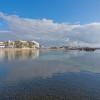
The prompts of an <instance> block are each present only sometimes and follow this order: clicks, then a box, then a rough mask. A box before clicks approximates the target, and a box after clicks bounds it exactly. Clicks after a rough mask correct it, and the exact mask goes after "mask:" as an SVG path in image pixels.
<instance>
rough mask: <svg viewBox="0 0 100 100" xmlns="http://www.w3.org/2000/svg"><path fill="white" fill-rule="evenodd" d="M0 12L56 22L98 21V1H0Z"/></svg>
mask: <svg viewBox="0 0 100 100" xmlns="http://www.w3.org/2000/svg"><path fill="white" fill-rule="evenodd" d="M0 11H2V12H5V13H8V14H17V15H20V16H23V17H28V18H36V19H37V18H47V19H53V20H55V21H58V22H72V23H76V22H80V23H88V22H97V21H100V13H99V11H100V0H0Z"/></svg>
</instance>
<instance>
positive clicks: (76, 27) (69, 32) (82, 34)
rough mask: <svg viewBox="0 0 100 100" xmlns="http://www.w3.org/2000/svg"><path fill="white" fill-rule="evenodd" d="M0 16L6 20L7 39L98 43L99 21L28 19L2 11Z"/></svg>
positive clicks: (99, 34)
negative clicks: (60, 21)
mask: <svg viewBox="0 0 100 100" xmlns="http://www.w3.org/2000/svg"><path fill="white" fill-rule="evenodd" d="M0 18H1V19H3V20H5V21H6V23H7V24H8V27H9V30H10V31H11V33H9V32H8V33H9V35H7V37H8V39H13V38H14V39H36V40H39V41H42V42H43V41H44V42H46V43H49V42H53V41H56V43H58V44H63V43H66V44H67V43H76V44H81V45H84V44H87V45H92V46H93V45H95V46H96V45H98V46H99V45H100V23H97V22H95V23H89V24H84V25H80V24H68V23H57V22H54V21H53V20H49V19H45V18H44V19H29V18H22V17H19V16H17V15H7V14H4V13H2V12H1V13H0ZM1 33H2V32H0V36H1ZM2 36H3V35H2ZM4 36H5V35H4ZM53 43H54V42H53ZM53 43H52V44H53Z"/></svg>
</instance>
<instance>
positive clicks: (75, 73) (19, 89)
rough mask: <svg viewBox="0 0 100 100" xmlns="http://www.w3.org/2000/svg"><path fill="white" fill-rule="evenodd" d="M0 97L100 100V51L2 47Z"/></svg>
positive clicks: (48, 99) (15, 98)
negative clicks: (19, 49) (9, 48)
mask: <svg viewBox="0 0 100 100" xmlns="http://www.w3.org/2000/svg"><path fill="white" fill-rule="evenodd" d="M0 100H100V51H96V52H79V51H31V50H23V51H16V50H0Z"/></svg>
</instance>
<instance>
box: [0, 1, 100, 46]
mask: <svg viewBox="0 0 100 100" xmlns="http://www.w3.org/2000/svg"><path fill="white" fill-rule="evenodd" d="M99 12H100V0H12V1H11V0H0V40H8V39H14V40H15V39H31V40H32V39H35V40H38V41H42V42H43V43H44V44H45V42H46V43H50V42H51V44H55V43H58V44H61V45H62V44H63V43H65V44H66V43H72V44H81V45H83V44H85V45H86V44H87V45H90V44H91V45H96V44H97V45H100V13H99ZM90 37H91V38H90ZM54 41H56V42H54Z"/></svg>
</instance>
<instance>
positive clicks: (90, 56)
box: [0, 50, 100, 81]
mask: <svg viewBox="0 0 100 100" xmlns="http://www.w3.org/2000/svg"><path fill="white" fill-rule="evenodd" d="M0 53H1V57H0V58H1V60H2V61H1V65H0V70H1V71H0V75H2V72H3V75H2V77H4V78H3V79H2V80H6V81H20V80H28V79H33V78H45V79H46V78H50V77H53V76H54V75H55V74H61V73H66V72H83V71H87V72H92V73H100V66H99V65H100V61H99V59H100V53H96V52H94V53H86V52H78V51H68V52H64V51H58V52H56V51H40V55H39V51H32V50H27V51H17V50H12V51H6V50H5V51H2V50H1V52H0ZM37 57H38V58H37ZM35 58H37V59H35ZM6 60H8V61H9V62H6ZM5 62H6V63H5Z"/></svg>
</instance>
